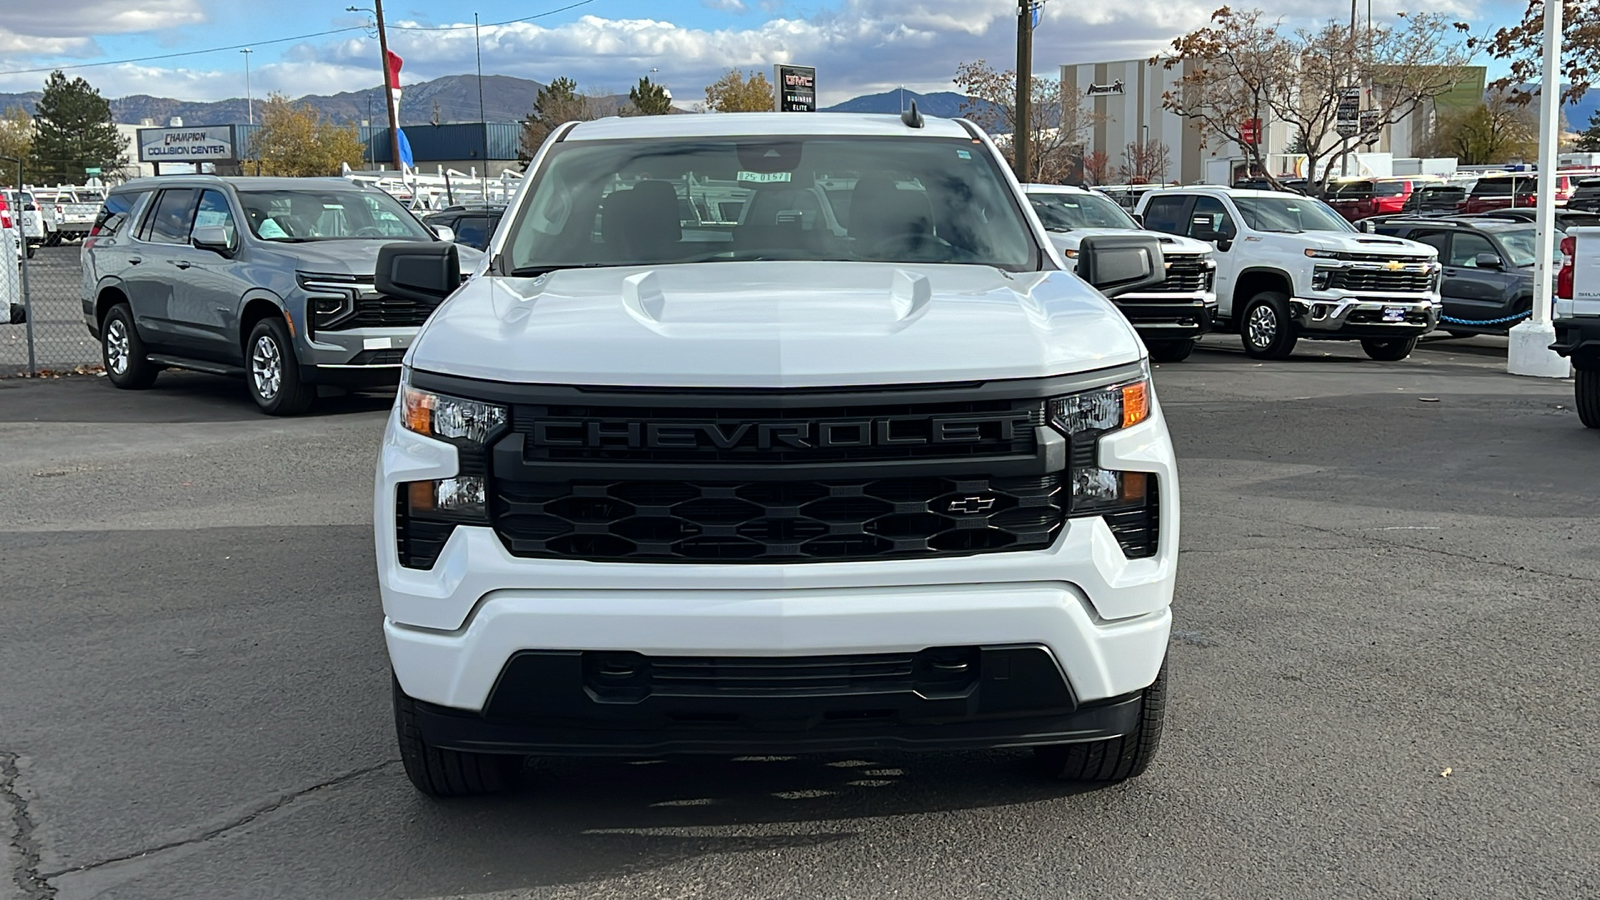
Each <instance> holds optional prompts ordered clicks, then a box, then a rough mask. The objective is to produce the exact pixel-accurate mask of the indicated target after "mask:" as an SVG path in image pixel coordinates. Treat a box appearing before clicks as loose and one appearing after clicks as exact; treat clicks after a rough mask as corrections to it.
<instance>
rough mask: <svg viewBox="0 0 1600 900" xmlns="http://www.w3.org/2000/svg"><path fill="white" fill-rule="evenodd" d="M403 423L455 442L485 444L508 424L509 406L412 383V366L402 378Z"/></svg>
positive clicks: (401, 416)
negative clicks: (441, 391) (470, 398)
mask: <svg viewBox="0 0 1600 900" xmlns="http://www.w3.org/2000/svg"><path fill="white" fill-rule="evenodd" d="M399 402H400V423H401V424H402V425H403V426H404V427H405V429H406V430H407V431H411V432H415V433H417V434H420V435H423V436H424V437H431V438H437V439H439V440H441V441H449V442H450V443H452V444H468V445H474V446H480V447H481V446H483V445H484V444H486V443H488V441H489V439H490V438H491V437H493V436H494V435H495V433H496V432H498V431H499V430H500V429H501V428H503V427H505V424H506V419H507V416H508V415H509V410H507V409H506V408H505V407H504V406H501V405H499V404H497V403H485V402H483V401H482V400H468V399H466V398H464V397H452V396H450V395H449V394H436V393H434V392H433V391H425V390H422V389H421V388H417V387H412V386H411V370H409V369H407V370H406V371H405V372H404V373H403V375H402V377H401V379H400V398H399Z"/></svg>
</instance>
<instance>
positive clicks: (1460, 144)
mask: <svg viewBox="0 0 1600 900" xmlns="http://www.w3.org/2000/svg"><path fill="white" fill-rule="evenodd" d="M1423 149H1424V150H1425V152H1427V153H1428V154H1429V155H1433V156H1454V157H1456V158H1457V159H1459V160H1460V161H1461V162H1462V163H1463V164H1465V165H1469V166H1482V165H1490V164H1494V163H1507V162H1512V161H1514V160H1519V159H1521V160H1526V159H1532V158H1533V156H1534V154H1536V153H1538V150H1539V114H1538V113H1537V112H1536V111H1535V110H1534V109H1533V108H1532V107H1530V106H1528V105H1527V104H1525V103H1518V102H1516V99H1515V98H1514V97H1513V96H1512V94H1511V92H1510V91H1504V90H1500V91H1492V92H1490V94H1489V97H1488V99H1486V100H1485V101H1484V102H1483V103H1479V104H1477V105H1475V106H1471V107H1468V108H1467V109H1464V110H1459V111H1455V112H1452V113H1448V114H1446V115H1441V116H1440V117H1439V119H1438V123H1437V125H1435V127H1434V130H1433V133H1432V134H1431V135H1429V138H1428V141H1427V142H1426V144H1425V145H1424V147H1423Z"/></svg>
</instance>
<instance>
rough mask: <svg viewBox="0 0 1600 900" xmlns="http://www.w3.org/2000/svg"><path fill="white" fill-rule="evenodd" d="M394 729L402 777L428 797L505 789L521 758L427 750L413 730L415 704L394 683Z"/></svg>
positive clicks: (457, 795)
mask: <svg viewBox="0 0 1600 900" xmlns="http://www.w3.org/2000/svg"><path fill="white" fill-rule="evenodd" d="M394 730H395V736H396V737H397V738H398V739H399V741H400V762H401V763H402V764H403V765H404V766H405V769H406V777H407V778H409V779H411V784H412V785H413V786H415V787H416V789H417V790H419V791H421V792H422V793H424V794H427V795H428V796H429V797H471V796H474V795H479V794H493V793H497V792H499V791H502V790H505V788H506V787H507V785H508V784H510V782H511V781H512V780H513V779H514V778H515V777H516V773H517V770H518V769H520V768H521V767H522V763H523V759H522V757H519V756H508V755H506V754H502V753H463V752H462V751H460V750H442V749H439V748H437V747H430V746H429V745H428V742H427V741H425V740H423V739H422V731H421V730H420V729H419V728H417V701H415V700H413V699H411V698H410V697H408V696H406V694H405V692H404V691H402V690H400V682H399V681H398V680H394Z"/></svg>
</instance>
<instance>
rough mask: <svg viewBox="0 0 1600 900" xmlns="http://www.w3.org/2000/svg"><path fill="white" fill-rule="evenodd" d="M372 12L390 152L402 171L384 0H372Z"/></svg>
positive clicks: (353, 8) (358, 9)
mask: <svg viewBox="0 0 1600 900" xmlns="http://www.w3.org/2000/svg"><path fill="white" fill-rule="evenodd" d="M345 11H346V12H364V11H365V8H364V7H360V6H347V7H345ZM372 14H373V16H374V17H376V19H377V22H378V62H379V64H380V65H381V66H382V67H383V105H384V106H385V107H386V108H387V109H388V110H389V154H390V157H389V158H390V159H392V160H394V167H395V168H396V169H398V170H400V171H401V172H402V173H403V172H404V171H405V169H404V164H403V163H401V162H400V113H399V110H397V109H396V108H395V102H394V89H395V88H397V87H399V85H397V84H395V83H394V78H393V74H392V73H391V72H390V71H389V35H388V34H387V33H385V32H384V30H383V0H372Z"/></svg>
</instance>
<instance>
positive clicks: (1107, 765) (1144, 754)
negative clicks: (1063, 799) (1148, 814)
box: [1034, 662, 1167, 782]
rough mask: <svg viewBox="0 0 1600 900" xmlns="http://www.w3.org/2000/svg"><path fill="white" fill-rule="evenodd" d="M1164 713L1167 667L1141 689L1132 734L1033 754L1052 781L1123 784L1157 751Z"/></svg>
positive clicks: (1147, 764)
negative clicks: (1137, 719)
mask: <svg viewBox="0 0 1600 900" xmlns="http://www.w3.org/2000/svg"><path fill="white" fill-rule="evenodd" d="M1166 712H1167V664H1166V663H1164V662H1163V663H1162V664H1161V672H1160V674H1158V675H1156V680H1155V683H1154V684H1152V685H1150V686H1149V687H1147V688H1145V689H1144V695H1143V697H1141V699H1140V702H1139V724H1138V726H1137V727H1135V728H1134V730H1133V731H1131V732H1129V733H1127V734H1125V735H1123V736H1121V737H1114V738H1111V739H1109V740H1104V741H1090V742H1088V743H1082V744H1052V745H1050V746H1048V747H1037V748H1035V749H1034V753H1035V755H1037V756H1038V758H1039V763H1040V765H1042V766H1044V767H1045V771H1046V773H1047V774H1049V775H1050V776H1051V777H1052V778H1059V779H1062V780H1063V781H1101V782H1117V781H1126V780H1127V779H1129V778H1135V777H1137V776H1139V775H1142V774H1144V770H1145V769H1147V768H1149V767H1150V761H1151V760H1153V759H1155V756H1156V751H1157V750H1159V749H1160V748H1161V726H1162V722H1163V721H1164V720H1165V718H1166Z"/></svg>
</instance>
